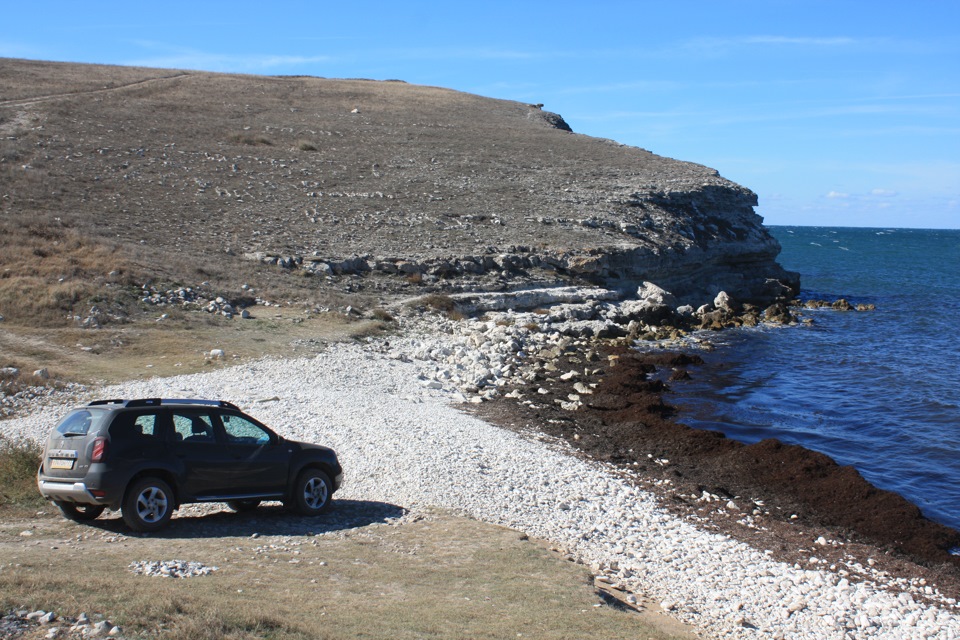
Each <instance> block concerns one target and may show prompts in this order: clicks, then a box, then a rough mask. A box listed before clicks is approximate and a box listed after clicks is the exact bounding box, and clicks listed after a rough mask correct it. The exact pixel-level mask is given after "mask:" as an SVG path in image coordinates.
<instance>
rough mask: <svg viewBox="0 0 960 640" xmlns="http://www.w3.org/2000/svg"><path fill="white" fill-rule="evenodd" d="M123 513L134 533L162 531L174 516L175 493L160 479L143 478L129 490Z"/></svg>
mask: <svg viewBox="0 0 960 640" xmlns="http://www.w3.org/2000/svg"><path fill="white" fill-rule="evenodd" d="M121 513H122V515H123V521H124V522H126V523H127V526H128V527H130V528H131V529H133V530H134V531H157V530H159V529H162V528H163V527H165V526H166V525H167V523H168V522H170V516H172V515H173V491H171V490H170V485H168V484H167V483H166V482H164V481H163V480H161V479H160V478H141V479H139V480H137V481H136V482H134V483H133V484H132V485H130V487H129V488H128V489H127V494H126V495H125V496H124V498H123V505H122V508H121Z"/></svg>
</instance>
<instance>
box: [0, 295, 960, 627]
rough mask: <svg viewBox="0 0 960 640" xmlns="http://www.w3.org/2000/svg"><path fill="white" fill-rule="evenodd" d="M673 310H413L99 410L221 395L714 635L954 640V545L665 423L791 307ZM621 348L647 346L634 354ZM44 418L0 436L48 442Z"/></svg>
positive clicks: (766, 447) (402, 501) (634, 305)
mask: <svg viewBox="0 0 960 640" xmlns="http://www.w3.org/2000/svg"><path fill="white" fill-rule="evenodd" d="M504 296H508V297H506V298H505V297H504ZM521 296H526V297H525V298H522V299H521ZM675 302H676V301H674V300H671V299H670V297H669V294H667V293H666V292H663V291H662V290H656V289H654V288H652V287H648V288H647V289H646V290H645V292H644V294H643V295H642V296H641V298H640V299H639V300H630V301H625V302H624V301H620V300H618V299H616V296H614V295H612V294H609V293H604V292H603V291H602V290H587V291H570V290H566V289H563V290H548V291H539V292H526V293H525V294H520V293H513V294H499V296H498V295H497V294H462V295H461V296H460V297H457V296H445V297H441V298H439V299H436V298H433V299H431V298H428V299H422V298H421V299H417V300H412V301H406V302H405V303H400V304H398V305H397V306H396V308H394V309H393V311H394V312H395V313H396V316H395V318H394V319H393V322H395V324H396V331H395V332H394V333H393V334H392V335H388V336H386V337H379V338H367V339H366V341H365V342H364V344H363V345H352V346H351V345H331V346H330V347H329V349H328V350H327V351H326V352H324V353H322V354H320V355H319V356H317V357H316V358H315V359H313V360H266V361H258V362H254V363H249V364H247V365H244V366H240V367H234V368H229V369H222V370H218V371H214V372H211V373H207V374H200V375H195V376H183V377H180V378H173V379H153V380H145V381H139V382H130V383H126V384H123V385H119V386H117V387H114V388H111V389H104V390H99V391H96V393H101V394H103V393H106V394H108V395H110V396H111V397H134V396H144V397H148V396H153V395H167V396H170V395H178V396H179V395H196V396H210V397H225V398H229V399H231V400H232V401H235V402H238V403H239V404H240V406H244V407H247V408H248V409H249V410H251V411H253V412H254V413H255V415H257V416H258V417H261V418H262V419H264V420H265V421H266V422H268V423H271V424H276V425H299V426H295V427H288V428H293V429H294V432H291V433H287V435H289V436H291V437H296V438H300V439H316V440H318V441H323V442H325V443H328V444H331V445H333V446H334V447H335V448H336V449H337V450H338V452H340V451H342V452H343V456H344V464H345V467H347V468H350V469H351V474H350V477H351V478H352V480H351V482H350V483H349V484H348V485H347V488H346V489H345V491H346V493H345V494H344V497H345V498H347V499H349V498H362V499H366V500H369V499H376V500H380V501H384V502H388V503H392V504H397V505H402V506H403V507H405V508H407V509H411V510H413V511H416V510H417V509H420V508H422V507H426V506H438V507H441V508H448V509H454V510H457V511H462V512H464V513H467V514H470V515H472V516H473V517H477V518H479V519H482V520H485V521H489V522H494V523H497V524H503V525H506V526H509V527H513V528H516V529H519V530H521V531H524V532H527V533H529V534H530V535H532V536H537V537H541V538H544V539H547V540H551V541H553V542H554V543H555V544H556V545H557V546H558V548H562V549H565V550H566V552H567V553H568V554H569V556H570V557H571V558H572V559H575V560H577V561H579V562H582V563H584V564H586V565H588V566H590V567H591V568H592V569H593V571H594V572H595V573H596V574H597V575H598V576H601V577H603V579H604V580H605V581H607V583H608V584H610V585H613V586H614V587H615V588H616V589H618V590H620V591H622V592H624V593H628V594H630V593H632V594H638V595H647V596H648V597H652V598H654V599H655V600H657V601H659V602H660V604H661V606H662V608H663V609H665V610H668V611H671V612H672V614H673V615H676V616H677V617H678V618H680V619H681V620H684V621H686V622H689V623H692V624H695V625H697V626H698V627H699V628H700V629H701V630H703V631H704V632H705V633H708V634H711V635H712V637H729V638H759V637H804V638H806V637H809V638H828V637H837V638H841V637H848V636H849V634H851V633H852V634H854V635H855V637H882V638H914V637H919V636H918V635H917V634H918V633H919V634H921V635H923V634H926V635H927V636H929V635H930V634H938V633H939V634H946V636H942V637H951V635H950V634H954V636H956V634H957V633H960V623H958V622H957V620H958V615H960V608H958V605H957V600H958V597H960V579H958V574H960V571H958V564H957V562H956V558H952V557H950V556H949V555H947V556H945V555H944V553H945V549H946V548H948V547H949V545H954V544H956V543H957V538H956V535H957V534H956V532H955V531H951V530H946V528H943V527H938V526H936V525H933V523H930V522H929V521H925V520H924V519H923V518H922V517H920V516H919V512H917V511H916V508H915V507H912V506H911V505H909V504H907V503H905V501H903V500H902V499H898V498H897V497H896V496H893V495H892V494H887V493H886V492H879V491H877V490H876V489H873V488H872V487H870V486H869V485H867V484H866V483H865V482H863V481H862V479H859V477H858V476H857V475H856V473H855V472H852V471H851V470H849V469H844V468H839V467H836V465H835V464H833V463H832V462H831V461H829V460H828V459H825V457H824V456H819V455H817V454H812V453H811V452H809V451H806V450H803V449H802V448H800V447H785V446H782V445H777V444H775V443H761V444H760V445H754V446H752V447H747V446H744V445H739V444H737V443H734V442H732V441H729V440H727V439H726V438H723V437H722V436H719V435H717V434H713V433H710V432H703V431H695V430H692V429H688V428H686V427H683V426H682V425H677V424H675V423H674V422H673V421H672V408H671V407H670V406H669V405H667V404H666V403H665V402H664V400H663V393H664V391H665V389H666V387H667V385H668V384H682V378H683V377H684V376H685V375H689V374H690V372H691V371H692V372H693V373H692V375H696V370H695V367H696V362H697V357H696V351H697V350H698V349H705V348H709V332H706V333H704V332H702V331H693V329H700V327H704V326H706V328H710V327H711V326H712V325H713V324H714V323H716V324H719V325H721V326H723V325H725V324H730V325H741V326H742V325H745V324H749V323H750V322H752V321H754V320H756V321H758V322H765V323H783V322H788V323H793V322H802V321H803V319H802V318H798V316H797V313H798V312H800V310H799V309H798V308H796V307H788V306H785V305H772V306H771V307H768V308H767V309H764V310H759V309H757V308H754V307H750V306H745V305H739V306H736V303H735V302H734V301H732V300H731V299H730V298H729V296H726V295H725V294H724V295H719V294H718V295H717V297H716V299H715V300H714V301H713V302H712V303H710V304H706V305H701V306H700V307H698V308H696V309H693V308H691V309H686V308H683V307H684V306H686V305H680V306H679V307H676V308H675V307H673V304H675ZM458 305H460V306H459V307H458ZM839 306H840V307H844V306H845V305H839ZM725 307H729V309H725ZM419 309H432V310H433V311H429V312H427V313H424V312H422V311H419ZM458 309H459V310H458ZM518 309H529V310H525V311H524V310H518ZM468 310H469V311H470V312H471V313H473V314H475V315H472V316H466V317H465V316H464V315H463V314H464V313H465V312H466V311H468ZM684 319H686V321H687V322H688V323H689V324H688V325H686V326H685V327H680V326H676V324H674V323H675V322H678V321H683V320H684ZM238 321H241V320H238ZM385 321H387V320H385ZM387 322H389V321H387ZM633 337H647V338H658V337H659V338H660V339H659V340H656V341H650V340H648V341H647V342H646V343H645V344H648V345H650V346H652V353H647V354H644V353H640V352H637V351H636V350H634V349H633V348H632V347H631V344H632V338H633ZM679 350H684V351H687V352H688V353H686V354H679V353H677V352H678V351H679ZM651 374H656V375H651ZM668 377H672V378H675V380H673V381H670V380H667V378H668ZM91 392H92V391H91ZM451 403H452V405H453V407H455V408H451V406H450V405H451ZM54 404H55V403H50V406H49V409H48V410H47V413H48V414H50V415H47V416H44V415H41V414H33V415H31V416H25V417H24V418H16V419H12V420H4V421H2V422H0V430H2V431H3V432H4V433H10V430H11V429H13V430H18V432H20V433H22V434H25V435H28V436H32V437H38V438H39V437H42V435H41V434H42V432H43V431H44V430H45V428H46V427H47V425H48V423H49V421H50V420H51V419H53V418H54V417H53V415H52V414H54V413H58V411H59V409H60V405H58V406H54ZM61 405H62V403H61ZM24 406H26V405H24ZM32 409H34V410H36V409H38V407H36V406H34V407H32ZM464 409H466V410H467V412H468V413H475V414H476V415H477V416H478V417H480V418H482V419H483V421H480V420H474V419H471V418H470V417H469V416H464V414H463V410H464ZM491 424H495V425H500V427H503V428H496V427H493V426H490V425H491ZM399 461H403V464H402V465H399V466H398V462H399ZM400 469H402V472H401V471H400ZM491 482H495V484H496V486H497V487H499V488H500V490H499V491H494V492H491V491H490V487H491ZM843 500H846V502H844V501H843ZM851 505H853V507H857V508H851ZM831 509H832V510H831ZM847 511H849V512H850V513H849V514H846V512H847ZM841 515H851V516H852V519H848V520H841V519H838V516H841ZM884 524H895V525H896V527H893V528H889V527H888V528H884V527H883V526H882V525H884ZM744 586H746V590H744Z"/></svg>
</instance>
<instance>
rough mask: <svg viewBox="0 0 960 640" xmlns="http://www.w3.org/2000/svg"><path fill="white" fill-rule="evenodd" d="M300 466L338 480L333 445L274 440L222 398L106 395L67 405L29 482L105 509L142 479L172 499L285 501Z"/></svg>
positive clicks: (50, 494)
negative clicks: (162, 485)
mask: <svg viewBox="0 0 960 640" xmlns="http://www.w3.org/2000/svg"><path fill="white" fill-rule="evenodd" d="M97 451H99V452H100V453H99V458H97V454H96V453H95V452H97ZM309 467H315V468H318V469H320V470H322V471H324V472H325V473H326V474H327V475H328V476H329V477H330V480H331V482H332V484H333V486H332V489H333V491H336V490H337V489H338V488H339V487H340V485H341V484H342V481H343V469H342V467H341V466H340V463H339V460H338V459H337V455H336V453H335V452H334V451H333V450H332V449H329V448H328V447H323V446H321V445H314V444H307V443H300V442H295V441H292V440H286V439H284V438H281V437H280V436H278V435H277V434H276V433H274V432H273V431H271V430H270V429H269V428H268V427H266V426H265V425H263V424H262V423H260V422H258V421H257V420H255V419H253V418H251V417H250V416H248V415H246V414H244V413H242V412H241V411H240V410H239V409H238V408H237V407H235V406H233V405H231V404H229V403H225V402H222V401H219V402H218V401H192V400H175V401H171V400H159V399H145V400H131V401H124V400H110V401H103V402H97V403H91V405H88V406H87V407H83V408H79V409H76V410H74V411H73V412H71V413H70V414H68V415H67V417H66V418H65V419H64V420H63V421H62V422H61V423H60V425H58V427H57V428H56V429H54V432H53V433H52V434H51V436H50V437H49V438H48V440H47V445H46V447H45V449H44V457H43V463H42V465H41V467H40V469H39V471H38V476H37V485H38V487H39V489H40V492H41V494H43V496H44V497H45V498H47V499H48V500H52V501H54V502H66V503H79V504H99V505H105V506H108V507H110V508H111V509H119V508H120V506H121V504H122V503H123V500H124V495H125V492H126V491H127V489H128V487H130V486H131V485H132V484H133V483H134V482H135V481H136V480H137V479H138V478H143V477H157V478H160V479H162V480H163V481H164V482H166V483H167V484H169V485H170V488H171V490H172V491H173V494H174V499H175V502H176V505H180V504H184V503H189V502H221V501H231V500H241V499H251V498H256V499H265V500H283V501H285V502H287V501H288V500H289V499H290V498H291V496H292V492H293V487H294V484H295V483H296V481H297V478H298V477H299V476H300V474H301V473H302V472H303V471H304V470H305V469H307V468H309Z"/></svg>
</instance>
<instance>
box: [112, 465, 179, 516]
mask: <svg viewBox="0 0 960 640" xmlns="http://www.w3.org/2000/svg"><path fill="white" fill-rule="evenodd" d="M141 478H159V479H160V480H163V481H164V482H166V483H167V486H169V487H170V491H172V492H173V509H174V510H176V509H179V508H180V505H181V504H182V502H181V496H180V487H179V486H178V484H177V478H176V475H174V473H173V472H171V471H170V470H168V469H162V468H153V469H141V470H140V471H137V472H136V473H134V474H133V475H132V476H130V479H129V480H127V486H126V487H124V489H123V496H122V497H121V501H122V500H125V499H126V497H127V493H128V492H129V491H130V487H132V486H133V485H134V483H136V482H137V480H140V479H141Z"/></svg>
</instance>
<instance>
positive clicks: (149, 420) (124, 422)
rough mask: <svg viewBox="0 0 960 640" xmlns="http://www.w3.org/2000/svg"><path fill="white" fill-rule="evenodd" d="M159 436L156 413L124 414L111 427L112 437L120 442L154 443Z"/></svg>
mask: <svg viewBox="0 0 960 640" xmlns="http://www.w3.org/2000/svg"><path fill="white" fill-rule="evenodd" d="M159 435H160V431H159V425H158V423H157V414H156V413H145V414H141V415H135V414H130V413H127V414H123V415H120V416H118V417H117V419H116V420H115V421H114V423H113V424H112V425H111V426H110V436H111V437H113V438H115V439H119V440H144V441H152V440H155V439H157V438H158V437H159Z"/></svg>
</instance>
